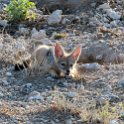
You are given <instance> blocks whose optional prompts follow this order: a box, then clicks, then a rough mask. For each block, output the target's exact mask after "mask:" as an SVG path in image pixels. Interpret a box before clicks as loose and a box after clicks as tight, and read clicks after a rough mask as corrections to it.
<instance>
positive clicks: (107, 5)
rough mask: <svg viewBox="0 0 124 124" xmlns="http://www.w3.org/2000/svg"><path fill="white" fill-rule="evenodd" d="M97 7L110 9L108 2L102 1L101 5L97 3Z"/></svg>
mask: <svg viewBox="0 0 124 124" xmlns="http://www.w3.org/2000/svg"><path fill="white" fill-rule="evenodd" d="M97 9H110V6H109V4H108V3H104V4H102V5H99V7H98V8H97Z"/></svg>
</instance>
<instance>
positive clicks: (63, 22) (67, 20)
mask: <svg viewBox="0 0 124 124" xmlns="http://www.w3.org/2000/svg"><path fill="white" fill-rule="evenodd" d="M69 23H71V21H70V20H69V19H67V18H64V19H63V20H62V24H69Z"/></svg>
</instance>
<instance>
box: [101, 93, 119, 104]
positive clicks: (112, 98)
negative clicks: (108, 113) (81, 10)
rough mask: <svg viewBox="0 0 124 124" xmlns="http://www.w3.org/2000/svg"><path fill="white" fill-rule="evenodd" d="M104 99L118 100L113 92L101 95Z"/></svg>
mask: <svg viewBox="0 0 124 124" xmlns="http://www.w3.org/2000/svg"><path fill="white" fill-rule="evenodd" d="M103 97H104V98H105V99H108V100H109V101H110V102H118V101H119V96H117V95H115V94H113V93H107V94H106V95H103Z"/></svg>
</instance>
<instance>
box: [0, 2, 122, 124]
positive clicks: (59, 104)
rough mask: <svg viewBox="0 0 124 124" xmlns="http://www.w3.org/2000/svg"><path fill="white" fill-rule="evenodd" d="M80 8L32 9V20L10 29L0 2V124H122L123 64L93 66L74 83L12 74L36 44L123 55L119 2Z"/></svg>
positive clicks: (38, 76) (38, 75) (49, 76)
mask: <svg viewBox="0 0 124 124" xmlns="http://www.w3.org/2000/svg"><path fill="white" fill-rule="evenodd" d="M32 1H33V0H32ZM39 1H40V0H39ZM81 2H82V4H81V6H80V7H77V8H76V7H72V8H69V6H67V7H66V9H65V8H64V9H63V6H64V4H63V6H61V7H60V6H56V7H55V6H54V7H55V9H54V8H52V7H48V8H47V9H46V8H44V9H43V8H42V9H41V8H40V7H39V6H38V4H37V9H36V10H34V12H36V18H35V20H26V21H19V22H15V23H12V22H8V21H7V20H6V13H4V11H3V9H4V4H8V2H7V1H6V0H2V1H1V4H0V124H124V63H117V64H111V63H110V64H107V65H106V64H104V65H100V64H98V63H96V66H95V67H94V68H95V69H93V70H92V69H89V70H86V71H84V72H83V73H82V74H81V75H76V76H75V77H74V78H72V77H64V78H55V77H53V76H51V75H50V74H49V73H47V74H44V75H43V74H41V73H38V74H35V75H29V74H28V72H27V70H26V69H25V70H22V71H15V70H14V65H15V63H18V62H22V60H23V59H25V58H28V57H29V56H30V54H31V51H32V49H34V48H35V47H36V46H37V45H39V44H48V45H52V44H55V43H56V42H59V43H61V44H62V45H63V47H64V48H65V49H69V50H72V49H74V48H75V47H76V46H77V45H79V44H81V45H82V47H83V48H85V47H89V46H92V45H95V44H101V45H103V44H107V45H109V46H110V47H112V48H114V49H115V50H116V51H119V52H120V53H122V54H124V1H123V0H108V1H107V0H103V1H102V0H87V1H86V0H84V1H83V0H81ZM39 5H40V4H39ZM60 9H61V11H57V13H55V14H54V15H52V14H53V12H55V11H56V10H60ZM62 9H63V10H62ZM51 16H55V17H53V19H52V17H51ZM87 64H89V65H90V64H91V63H87ZM84 65H85V64H84ZM91 65H92V64H91Z"/></svg>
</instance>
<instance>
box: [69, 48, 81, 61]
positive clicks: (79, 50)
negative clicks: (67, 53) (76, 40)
mask: <svg viewBox="0 0 124 124" xmlns="http://www.w3.org/2000/svg"><path fill="white" fill-rule="evenodd" d="M81 48H82V47H81V46H78V47H77V48H76V49H75V50H74V51H73V52H72V55H71V56H72V58H73V60H74V61H76V60H77V59H78V58H79V56H80V53H81Z"/></svg>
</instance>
